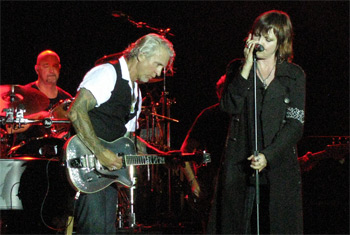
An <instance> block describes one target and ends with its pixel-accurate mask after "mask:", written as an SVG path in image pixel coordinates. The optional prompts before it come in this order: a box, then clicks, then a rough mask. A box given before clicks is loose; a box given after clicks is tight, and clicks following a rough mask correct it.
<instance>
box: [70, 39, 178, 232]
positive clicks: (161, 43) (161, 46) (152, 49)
mask: <svg viewBox="0 0 350 235" xmlns="http://www.w3.org/2000/svg"><path fill="white" fill-rule="evenodd" d="M122 54H123V55H122V57H120V58H119V60H118V61H116V62H113V63H105V64H101V65H98V66H96V67H94V68H92V69H91V70H90V71H89V72H88V73H87V74H86V75H85V77H84V79H83V81H82V83H81V84H80V86H79V87H78V93H77V95H76V97H75V100H74V102H73V104H72V106H71V108H70V110H69V114H68V117H69V119H70V120H71V122H72V126H73V127H74V129H75V131H76V134H77V136H78V137H79V139H80V140H81V141H82V142H83V143H84V144H85V145H86V146H87V148H88V149H89V150H90V151H91V152H92V153H93V154H94V155H95V156H96V157H97V159H98V161H99V162H100V163H101V164H102V165H103V166H104V167H106V168H107V169H108V170H109V171H114V170H118V169H120V168H121V167H122V164H123V162H122V158H121V157H118V156H116V154H115V153H114V152H113V151H111V150H110V149H108V148H106V147H105V146H104V145H102V143H101V141H100V139H102V140H104V141H108V142H112V141H114V140H116V139H118V138H120V137H122V136H123V135H124V134H125V133H126V127H125V124H126V123H127V122H128V121H129V120H131V119H133V118H135V116H136V118H137V117H138V115H139V113H140V111H141V102H142V97H141V93H140V90H139V88H138V83H147V82H148V81H149V80H151V79H153V78H155V77H156V76H160V75H161V73H162V71H163V70H164V71H165V69H168V70H170V71H172V66H173V61H174V58H175V52H174V49H173V45H172V43H171V42H170V41H168V40H167V39H166V38H164V37H163V36H160V35H157V34H148V35H146V36H143V37H141V38H140V39H138V40H137V41H136V42H135V43H132V44H131V45H130V46H129V47H128V48H126V49H125V50H124V52H123V53H122ZM116 190H117V189H116V188H115V187H113V186H112V185H111V186H108V187H106V188H105V189H103V190H100V191H98V192H95V193H91V194H82V195H80V197H79V198H78V200H77V205H76V207H77V208H76V211H75V212H76V214H75V217H76V219H77V231H76V232H77V233H79V234H115V233H116V228H115V221H116V204H117V191H116Z"/></svg>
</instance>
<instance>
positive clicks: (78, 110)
mask: <svg viewBox="0 0 350 235" xmlns="http://www.w3.org/2000/svg"><path fill="white" fill-rule="evenodd" d="M95 106H96V99H95V97H94V96H93V95H92V94H91V92H90V91H88V90H86V89H84V88H82V89H81V90H80V91H79V92H78V94H77V96H76V98H75V100H74V102H73V104H72V106H71V108H70V110H69V112H68V118H69V119H70V120H71V122H72V126H73V127H74V130H75V132H76V133H77V135H78V136H79V138H80V139H81V140H82V141H83V143H85V145H86V146H87V147H88V148H89V149H90V150H91V151H92V152H93V153H95V154H98V153H99V152H101V151H102V150H103V147H102V145H101V144H100V141H98V138H97V136H96V133H95V131H94V128H93V126H92V123H91V120H90V117H89V115H88V112H89V111H90V110H92V109H93V108H94V107H95Z"/></svg>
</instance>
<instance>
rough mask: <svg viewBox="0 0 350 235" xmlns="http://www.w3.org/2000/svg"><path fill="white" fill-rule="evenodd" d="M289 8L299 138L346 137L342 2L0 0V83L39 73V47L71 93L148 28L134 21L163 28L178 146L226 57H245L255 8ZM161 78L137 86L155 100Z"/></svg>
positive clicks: (345, 7) (211, 94) (210, 96)
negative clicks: (171, 64) (301, 126)
mask: <svg viewBox="0 0 350 235" xmlns="http://www.w3.org/2000/svg"><path fill="white" fill-rule="evenodd" d="M272 9H277V10H283V11H286V12H287V13H288V14H289V15H290V17H291V20H292V23H293V26H294V31H295V40H294V53H295V58H294V61H293V62H294V63H297V64H299V65H300V66H301V67H302V68H303V69H304V71H305V73H306V75H307V97H306V123H305V132H304V136H305V137H308V136H335V135H339V136H344V135H346V136H348V135H349V119H348V118H349V2H348V1H329V2H327V1H289V2H288V1H282V2H274V1H256V2H253V1H247V2H240V1H215V2H213V1H192V2H177V1H172V2H165V1H164V2H162V1H160V2H152V1H151V2H138V1H128V2H126V1H125V2H123V1H98V2H97V1H91V2H90V1H77V2H71V1H68V2H66V1H64V2H63V1H62V2H60V1H53V2H49V1H48V2H40V1H39V2H36V1H35V2H30V1H26V2H16V1H1V84H20V85H24V84H27V83H29V82H31V81H34V80H36V79H37V76H36V74H35V71H34V65H35V63H36V57H37V55H38V53H40V52H41V51H43V50H45V49H52V50H54V51H56V52H57V53H58V54H59V56H60V57H61V64H62V70H61V75H60V79H59V82H58V85H59V86H60V87H62V88H63V89H64V90H66V91H68V92H70V93H71V94H72V95H75V91H76V88H77V87H78V85H79V83H80V82H81V80H82V78H83V76H84V75H85V73H86V72H87V71H88V70H89V69H90V68H91V67H92V66H94V63H95V61H96V60H98V59H99V58H101V57H102V56H104V55H109V54H113V53H116V52H119V51H122V50H124V49H125V48H126V47H127V46H128V44H129V43H131V42H134V41H135V40H136V39H137V38H139V37H141V36H143V35H145V34H147V33H150V32H154V31H152V30H150V29H148V28H145V27H141V28H137V27H136V26H135V25H134V24H132V23H130V22H129V21H128V20H126V18H115V17H113V16H112V12H113V11H121V12H123V13H124V14H126V15H128V16H129V17H130V18H131V19H133V20H134V21H136V22H144V23H146V24H147V25H149V26H152V27H155V28H159V29H165V28H170V29H171V30H170V32H171V33H172V34H174V36H170V35H168V36H167V38H168V39H169V40H171V41H172V42H173V44H174V48H175V50H176V53H177V57H176V60H175V68H176V73H175V75H174V76H167V77H166V90H167V91H168V92H169V96H168V97H169V98H171V99H175V100H176V103H175V104H172V105H171V117H172V118H174V119H178V120H179V121H180V122H179V123H172V124H171V146H172V148H174V149H177V148H179V147H180V145H181V143H182V141H183V140H184V138H185V135H186V132H187V130H188V129H189V127H190V125H191V124H192V122H193V121H194V119H195V117H196V116H197V115H198V114H199V112H200V111H201V110H202V109H203V108H205V107H207V106H209V105H212V104H214V103H216V102H217V98H216V95H215V83H216V81H217V80H218V79H219V78H220V76H221V75H223V74H224V73H225V68H226V65H227V64H228V62H229V61H230V60H232V59H234V58H237V57H242V56H243V53H242V52H243V39H244V38H245V37H246V36H247V33H248V31H249V29H250V27H251V25H252V23H253V21H254V19H255V18H256V17H257V16H258V15H259V14H261V13H263V12H265V11H268V10H272ZM163 89H164V87H163V83H162V82H160V83H153V84H147V85H142V91H143V93H144V94H145V92H152V94H153V96H154V98H155V99H159V97H160V94H161V92H162V90H163Z"/></svg>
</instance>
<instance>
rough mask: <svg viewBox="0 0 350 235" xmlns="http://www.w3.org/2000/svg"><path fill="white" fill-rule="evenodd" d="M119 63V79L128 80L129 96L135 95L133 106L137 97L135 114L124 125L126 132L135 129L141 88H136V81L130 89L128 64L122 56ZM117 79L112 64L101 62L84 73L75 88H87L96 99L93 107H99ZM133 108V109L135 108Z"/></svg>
mask: <svg viewBox="0 0 350 235" xmlns="http://www.w3.org/2000/svg"><path fill="white" fill-rule="evenodd" d="M119 64H120V67H121V71H122V78H119V79H124V80H126V81H128V82H129V86H130V93H131V97H133V96H134V97H135V99H134V101H133V103H132V105H133V107H135V105H136V101H137V100H138V99H139V103H138V110H137V115H136V116H135V117H134V118H133V119H131V120H130V121H129V122H128V123H127V124H126V125H125V127H126V129H127V131H128V132H134V131H135V130H136V128H135V125H136V118H138V117H139V116H140V113H141V107H142V95H141V90H140V89H138V88H139V87H138V84H137V83H136V82H135V83H134V89H132V81H131V79H130V73H129V69H128V65H127V63H126V61H125V58H124V57H123V56H122V57H120V58H119ZM117 79H118V78H117V73H116V71H115V69H114V66H113V65H112V64H109V63H106V64H101V65H98V66H96V67H93V68H92V69H91V70H90V71H88V72H87V73H86V74H85V76H84V79H83V81H82V82H81V83H80V85H79V87H78V89H77V90H78V91H79V90H80V89H81V88H85V89H87V90H89V91H90V92H91V93H92V95H93V96H94V97H95V99H96V102H97V104H96V106H95V107H99V106H100V105H101V104H103V103H105V102H107V101H108V100H109V98H110V97H111V95H112V91H113V89H114V87H115V84H116V82H117ZM133 110H135V108H134V109H133ZM137 128H138V123H137Z"/></svg>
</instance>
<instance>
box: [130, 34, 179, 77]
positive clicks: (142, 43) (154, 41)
mask: <svg viewBox="0 0 350 235" xmlns="http://www.w3.org/2000/svg"><path fill="white" fill-rule="evenodd" d="M160 47H163V48H164V49H165V50H166V51H167V52H168V53H169V56H170V59H169V62H168V64H167V66H166V69H167V70H168V71H170V72H171V73H173V63H174V60H175V56H176V54H175V51H174V47H173V44H172V43H171V42H170V41H169V40H168V39H166V38H165V37H163V36H161V35H158V34H155V33H150V34H147V35H145V36H143V37H141V38H139V39H138V40H137V41H136V42H134V43H131V44H130V45H129V46H128V47H127V48H126V49H125V50H124V51H123V55H124V56H125V58H126V59H131V58H137V56H138V55H139V54H140V53H142V54H144V55H145V56H146V57H151V56H153V55H155V54H156V53H157V52H158V50H159V48H160Z"/></svg>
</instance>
